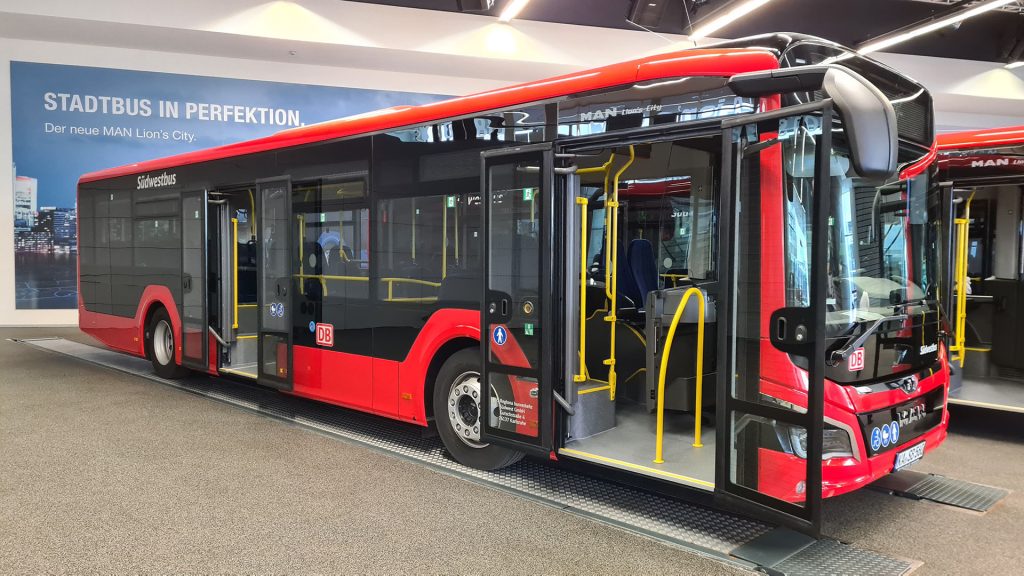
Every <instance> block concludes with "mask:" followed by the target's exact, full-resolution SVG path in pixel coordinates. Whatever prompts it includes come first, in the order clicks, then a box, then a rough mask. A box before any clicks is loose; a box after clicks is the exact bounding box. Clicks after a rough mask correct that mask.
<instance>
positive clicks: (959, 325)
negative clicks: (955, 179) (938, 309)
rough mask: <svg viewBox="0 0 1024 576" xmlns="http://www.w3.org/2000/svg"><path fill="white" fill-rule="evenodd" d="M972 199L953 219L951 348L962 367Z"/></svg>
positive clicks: (964, 355) (970, 197)
mask: <svg viewBox="0 0 1024 576" xmlns="http://www.w3.org/2000/svg"><path fill="white" fill-rule="evenodd" d="M973 200H974V192H971V195H970V196H969V197H968V198H967V203H966V204H965V205H964V215H963V217H962V218H957V219H956V220H955V222H956V226H957V228H958V229H957V232H958V244H957V277H956V281H957V293H956V325H955V327H954V329H955V330H956V336H955V339H954V346H953V349H954V350H956V351H957V352H959V354H960V367H961V368H963V367H964V361H965V360H966V356H967V351H966V350H965V344H966V340H967V338H966V334H965V333H964V332H965V331H966V329H967V248H968V247H967V242H968V240H969V234H970V226H971V202H972V201H973Z"/></svg>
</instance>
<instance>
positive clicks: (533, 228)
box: [484, 158, 543, 439]
mask: <svg viewBox="0 0 1024 576" xmlns="http://www.w3.org/2000/svg"><path fill="white" fill-rule="evenodd" d="M497 162H501V163H497ZM497 162H496V163H494V164H490V165H489V166H488V168H487V200H486V207H487V231H488V232H487V234H488V236H487V242H488V243H487V267H486V268H487V302H486V304H485V306H486V309H485V311H484V313H485V318H486V320H485V322H484V326H485V330H486V342H487V349H488V354H487V360H488V364H489V366H488V369H487V381H488V384H489V391H490V393H489V398H488V402H487V404H488V405H489V414H490V418H489V420H488V423H487V425H488V427H490V428H491V431H492V432H493V431H496V430H497V431H501V432H508V433H512V434H513V436H514V437H515V436H526V437H529V438H534V439H536V438H538V437H539V421H540V402H539V397H540V392H539V391H540V382H539V372H540V369H541V337H542V334H543V329H542V326H541V312H542V309H541V301H540V294H541V274H540V271H541V245H542V242H541V212H542V197H541V194H542V191H541V182H542V173H541V162H540V160H539V158H538V159H531V160H512V161H497Z"/></svg>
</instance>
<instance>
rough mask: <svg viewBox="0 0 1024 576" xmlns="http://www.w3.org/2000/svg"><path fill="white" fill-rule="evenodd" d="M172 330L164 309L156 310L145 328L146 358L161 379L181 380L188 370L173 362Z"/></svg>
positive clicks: (173, 344) (169, 319)
mask: <svg viewBox="0 0 1024 576" xmlns="http://www.w3.org/2000/svg"><path fill="white" fill-rule="evenodd" d="M174 349H175V341H174V328H172V327H171V317H170V316H169V315H168V314H167V311H166V310H164V309H162V308H161V309H160V310H157V311H156V313H155V314H153V317H152V318H151V319H150V321H149V326H147V327H146V356H148V357H149V361H150V362H152V363H153V371H154V372H156V374H157V376H160V377H161V378H182V377H184V376H185V375H186V374H188V370H187V369H186V368H183V367H181V366H179V365H178V363H177V362H175V361H174Z"/></svg>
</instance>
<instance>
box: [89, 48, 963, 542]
mask: <svg viewBox="0 0 1024 576" xmlns="http://www.w3.org/2000/svg"><path fill="white" fill-rule="evenodd" d="M932 142H933V129H932V112H931V97H930V95H929V94H928V92H927V91H926V90H925V89H924V88H923V87H921V86H920V85H919V84H917V83H915V82H913V81H912V80H910V79H908V78H906V77H904V76H901V75H900V74H898V73H897V72H895V71H893V70H891V69H889V68H887V67H885V66H883V65H881V64H878V63H877V62H874V61H872V60H870V59H867V58H864V57H861V56H859V55H857V54H855V53H852V52H851V51H849V50H847V49H845V48H843V47H841V46H838V45H835V44H832V43H829V42H826V41H823V40H820V39H817V38H813V37H808V36H800V35H792V34H789V35H768V36H761V37H755V38H749V39H744V40H738V41H732V42H728V43H724V44H720V45H716V46H714V47H712V48H706V49H694V50H685V51H681V52H677V53H670V54H663V55H658V56H652V57H647V58H642V59H639V60H634V61H630V62H624V63H621V64H616V65H612V66H607V67H604V68H598V69H594V70H588V71H583V72H578V73H574V74H569V75H566V76H561V77H558V78H553V79H549V80H544V81H539V82H533V83H528V84H522V85H518V86H512V87H510V88H505V89H500V90H495V91H491V92H485V93H482V94H476V95H472V96H466V97H462V98H455V99H453V100H448V101H444V102H438V103H434V104H428V105H424V106H418V107H399V108H392V109H387V110H382V111H379V112H375V113H370V114H363V115H359V116H354V117H350V118H345V119H341V120H337V121H333V122H327V123H323V124H318V125H314V126H308V127H303V128H297V129H293V130H287V131H284V132H281V133H278V134H276V135H273V136H270V137H267V138H262V139H259V140H253V141H249V142H243V143H239V144H235V145H230V146H225V147H220V148H214V149H210V150H203V151H199V152H194V153H189V154H183V155H180V156H175V157H171V158H165V159H161V160H153V161H149V162H142V163H139V164H134V165H130V166H124V167H120V168H115V169H111V170H106V171H102V172H97V173H92V174H87V175H85V176H83V177H82V178H81V181H80V184H79V204H78V206H79V218H80V236H79V237H80V251H79V254H80V257H79V258H80V259H79V262H80V274H79V288H80V292H79V294H80V297H79V302H80V304H79V311H80V324H81V328H82V330H83V331H85V332H87V333H89V334H91V335H93V336H95V337H96V338H97V339H99V340H100V341H101V342H103V343H104V344H106V345H107V346H109V347H111V348H114V349H117V350H121V351H124V352H127V353H130V354H134V355H137V356H144V357H147V358H149V359H150V360H151V361H152V362H153V365H154V368H155V370H156V371H157V373H158V374H160V375H162V376H165V377H178V376H182V375H184V374H185V372H186V370H198V371H201V372H206V373H208V374H213V375H225V376H229V377H233V378H241V379H247V380H253V381H256V382H258V383H260V384H263V385H266V386H271V387H275V388H278V389H280V390H282V391H283V392H286V393H289V394H294V395H297V396H303V397H307V398H314V399H317V400H322V401H324V402H329V403H332V404H336V405H339V406H345V407H349V408H354V409H357V410H363V411H367V412H372V413H374V414H379V415H381V416H385V417H389V418H394V419H398V420H402V421H405V422H409V423H412V424H417V425H420V426H427V425H429V424H430V423H434V424H435V425H436V428H437V430H438V433H439V435H440V437H441V439H442V440H443V442H444V445H445V447H446V448H447V450H448V451H449V453H450V454H451V455H452V456H453V457H454V458H455V459H456V460H458V461H460V462H462V463H464V464H467V465H469V466H473V467H477V468H482V469H495V468H500V467H502V466H506V465H509V464H511V463H513V462H515V461H517V460H518V459H519V458H521V457H522V456H523V455H524V454H534V455H538V456H541V457H544V458H549V459H551V460H557V461H561V462H567V461H568V462H572V463H574V465H577V466H589V467H591V468H592V469H593V470H594V471H595V472H597V473H601V472H606V473H609V474H615V475H617V476H619V477H629V478H632V479H633V480H634V481H643V482H645V483H647V484H652V485H655V484H656V485H658V486H659V487H665V486H670V487H671V488H672V489H696V490H698V491H703V492H706V493H712V494H714V497H715V499H716V501H719V502H720V503H722V504H723V505H726V506H730V507H733V508H736V509H740V510H742V511H746V512H748V513H751V514H756V515H758V516H760V517H763V518H766V519H772V520H777V521H779V522H784V523H787V524H789V525H792V526H796V527H798V528H801V529H804V530H807V531H809V532H816V531H817V530H818V527H819V525H820V508H821V500H822V497H829V496H833V495H837V494H842V493H844V492H848V491H850V490H854V489H856V488H859V487H861V486H863V485H865V484H867V483H869V482H871V481H873V480H875V479H877V478H879V477H881V476H884V475H886V474H888V473H890V472H891V471H893V470H894V469H899V468H902V467H904V466H906V465H909V464H911V463H913V462H914V461H916V460H917V459H919V458H921V457H922V456H923V455H924V453H925V452H926V451H929V450H932V449H934V448H935V447H936V446H938V445H939V444H940V443H941V442H942V441H943V440H944V438H945V435H946V424H947V414H946V410H945V406H946V393H947V388H948V372H947V364H946V357H945V350H944V348H943V345H942V344H941V343H940V342H939V329H938V326H939V316H938V310H939V301H938V300H939V298H938V286H939V284H938V278H937V267H936V264H935V261H936V259H937V254H936V253H935V252H936V248H935V247H936V246H938V242H937V241H936V240H935V239H936V238H938V237H939V236H938V234H939V228H938V224H937V223H938V222H939V221H940V218H939V215H940V211H941V205H940V201H939V196H938V188H937V187H936V186H935V185H934V184H933V178H932V171H933V170H934V167H933V164H932V162H931V160H932V156H931V152H932V151H931V144H932Z"/></svg>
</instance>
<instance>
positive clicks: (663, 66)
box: [78, 48, 779, 184]
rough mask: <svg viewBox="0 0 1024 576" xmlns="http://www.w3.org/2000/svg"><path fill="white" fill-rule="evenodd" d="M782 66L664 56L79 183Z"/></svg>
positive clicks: (711, 53) (752, 55)
mask: <svg viewBox="0 0 1024 576" xmlns="http://www.w3.org/2000/svg"><path fill="white" fill-rule="evenodd" d="M778 66H779V63H778V60H777V59H776V57H775V56H774V55H773V54H772V53H771V52H770V51H768V50H758V49H749V48H728V49H714V50H706V49H690V50H683V51H679V52H671V53H667V54H658V55H655V56H648V57H645V58H639V59H636V60H630V61H627V62H621V63H617V64H611V65H608V66H603V67H601V68H594V69H591V70H583V71H580V72H573V73H571V74H565V75H562V76H556V77H554V78H548V79H544V80H538V81H535V82H527V83H525V84H516V85H513V86H508V87H506V88H498V89H496V90H490V91H487V92H480V93H477V94H471V95H468V96H462V97H458V98H453V99H450V100H443V101H439V102H433V103H430V104H424V105H421V106H397V107H394V108H387V109H384V110H379V111H375V112H368V113H365V114H357V115H355V116H349V117H347V118H341V119H338V120H330V121H327V122H321V123H318V124H312V125H309V126H302V127H299V128H292V129H289V130H285V131H282V132H278V133H276V134H273V135H271V136H267V137H264V138H258V139H255V140H248V141H245V142H239V143H235V144H228V145H225V146H220V147H217V148H208V149H205V150H198V151H195V152H186V153H184V154H178V155H175V156H168V157H166V158H160V159H156V160H148V161H144V162H138V163H135V164H128V165H125V166H120V167H117V168H110V169H107V170H100V171H97V172H90V173H88V174H85V175H83V176H82V177H81V178H79V181H78V182H79V184H82V183H85V182H93V181H96V180H104V179H107V178H116V177H120V176H128V175H131V174H142V173H145V172H152V171H155V170H167V169H170V168H174V167H177V166H185V165H189V164H198V163H200V162H207V161H210V160H218V159H221V158H230V157H233V156H241V155H244V154H252V153H256V152H266V151H269V150H275V149H278V148H284V147H288V146H297V145H300V144H309V143H313V142H322V141H325V140H332V139H335V138H343V137H346V136H354V135H358V134H363V133H372V132H379V131H381V130H389V129H395V128H400V127H402V126H413V125H417V124H423V123H427V122H432V121H437V120H442V119H444V118H452V117H459V116H465V115H468V114H474V113H478V112H486V111H488V110H497V109H501V108H507V107H509V106H515V105H518V104H525V103H528V102H537V101H542V100H550V99H552V98H556V97H558V96H562V95H567V94H576V93H580V92H587V91H590V90H599V89H602V88H608V87H612V86H617V85H622V84H630V83H633V82H640V81H646V80H655V79H658V78H671V77H679V76H732V75H733V74H740V73H743V72H752V71H756V70H770V69H774V68H778Z"/></svg>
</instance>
